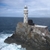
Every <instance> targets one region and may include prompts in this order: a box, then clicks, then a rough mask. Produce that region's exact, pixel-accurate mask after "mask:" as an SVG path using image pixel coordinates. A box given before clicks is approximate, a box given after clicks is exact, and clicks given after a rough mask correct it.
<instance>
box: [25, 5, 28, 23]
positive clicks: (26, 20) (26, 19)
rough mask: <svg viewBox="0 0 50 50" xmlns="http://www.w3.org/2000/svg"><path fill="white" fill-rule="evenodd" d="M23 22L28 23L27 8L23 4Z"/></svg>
mask: <svg viewBox="0 0 50 50" xmlns="http://www.w3.org/2000/svg"><path fill="white" fill-rule="evenodd" d="M24 23H25V24H27V23H28V8H27V6H26V5H25V7H24Z"/></svg>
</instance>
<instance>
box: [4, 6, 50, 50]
mask: <svg viewBox="0 0 50 50" xmlns="http://www.w3.org/2000/svg"><path fill="white" fill-rule="evenodd" d="M4 42H6V43H9V44H10V43H16V44H21V45H22V47H29V48H28V50H31V49H30V48H32V50H50V32H49V30H48V27H47V26H42V25H37V24H34V23H33V21H32V20H28V9H27V6H25V7H24V22H19V23H18V24H17V27H16V30H15V31H14V33H13V35H12V36H11V37H8V38H7V39H5V41H4ZM26 49H27V48H26Z"/></svg>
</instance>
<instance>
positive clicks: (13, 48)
mask: <svg viewBox="0 0 50 50" xmlns="http://www.w3.org/2000/svg"><path fill="white" fill-rule="evenodd" d="M11 35H12V34H0V50H26V48H22V47H21V45H17V44H15V43H13V44H7V43H4V40H5V39H6V38H7V37H8V36H11Z"/></svg>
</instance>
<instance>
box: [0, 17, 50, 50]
mask: <svg viewBox="0 0 50 50" xmlns="http://www.w3.org/2000/svg"><path fill="white" fill-rule="evenodd" d="M29 19H32V20H33V23H35V24H39V25H45V26H48V30H49V31H50V18H29ZM18 22H23V18H22V17H0V50H26V48H23V47H22V46H21V45H17V44H15V43H12V44H7V43H4V40H5V39H6V38H7V37H9V36H12V34H13V32H14V31H15V29H16V26H17V23H18Z"/></svg>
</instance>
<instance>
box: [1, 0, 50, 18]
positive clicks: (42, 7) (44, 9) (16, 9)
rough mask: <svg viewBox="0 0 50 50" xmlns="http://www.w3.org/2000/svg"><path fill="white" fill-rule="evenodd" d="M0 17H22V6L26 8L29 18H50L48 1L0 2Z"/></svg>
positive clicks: (5, 0) (49, 2)
mask: <svg viewBox="0 0 50 50" xmlns="http://www.w3.org/2000/svg"><path fill="white" fill-rule="evenodd" d="M0 3H2V4H0V16H3V15H5V16H8V15H9V16H10V15H12V14H13V16H15V15H16V14H18V15H16V16H19V15H20V16H23V7H24V5H27V6H28V10H29V16H48V17H49V16H50V0H0Z"/></svg>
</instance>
